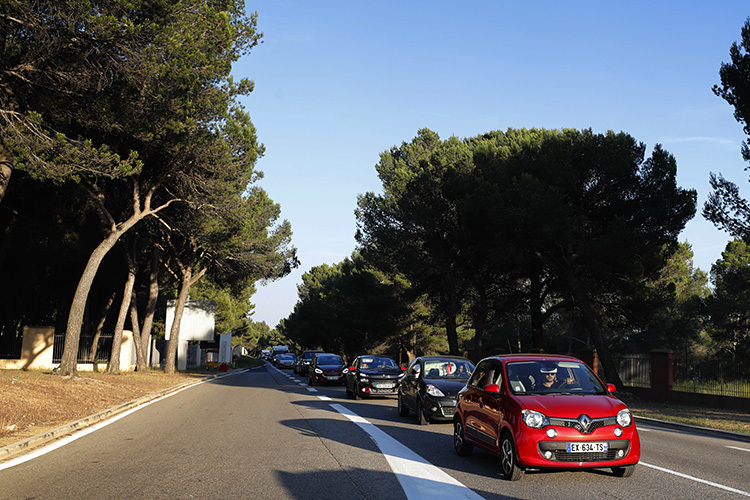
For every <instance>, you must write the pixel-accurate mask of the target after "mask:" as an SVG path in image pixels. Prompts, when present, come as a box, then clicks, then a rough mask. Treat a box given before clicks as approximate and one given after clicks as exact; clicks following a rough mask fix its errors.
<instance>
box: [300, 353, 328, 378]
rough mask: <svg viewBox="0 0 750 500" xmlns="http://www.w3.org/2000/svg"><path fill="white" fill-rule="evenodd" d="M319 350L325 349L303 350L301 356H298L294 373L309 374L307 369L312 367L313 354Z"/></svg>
mask: <svg viewBox="0 0 750 500" xmlns="http://www.w3.org/2000/svg"><path fill="white" fill-rule="evenodd" d="M319 352H325V351H321V350H320V349H310V350H307V351H303V352H302V354H301V355H300V357H299V358H297V362H296V363H295V364H294V373H299V374H300V375H307V369H308V368H309V367H310V363H311V362H312V358H313V356H314V355H315V354H317V353H319Z"/></svg>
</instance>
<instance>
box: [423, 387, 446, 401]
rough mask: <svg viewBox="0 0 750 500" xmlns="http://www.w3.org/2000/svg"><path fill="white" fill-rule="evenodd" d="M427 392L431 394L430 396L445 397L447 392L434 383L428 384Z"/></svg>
mask: <svg viewBox="0 0 750 500" xmlns="http://www.w3.org/2000/svg"><path fill="white" fill-rule="evenodd" d="M427 394H429V395H430V396H434V397H436V398H444V397H445V394H443V391H441V390H440V389H438V388H437V387H435V386H434V385H432V384H427Z"/></svg>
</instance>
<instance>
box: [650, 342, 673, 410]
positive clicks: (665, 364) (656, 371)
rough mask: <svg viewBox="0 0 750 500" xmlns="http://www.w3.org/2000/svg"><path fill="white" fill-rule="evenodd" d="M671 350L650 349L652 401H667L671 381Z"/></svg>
mask: <svg viewBox="0 0 750 500" xmlns="http://www.w3.org/2000/svg"><path fill="white" fill-rule="evenodd" d="M673 377H674V375H673V365H672V351H670V350H669V349H654V350H652V351H651V398H652V399H653V400H654V401H667V400H668V399H669V391H671V390H672V383H673Z"/></svg>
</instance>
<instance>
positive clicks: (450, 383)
mask: <svg viewBox="0 0 750 500" xmlns="http://www.w3.org/2000/svg"><path fill="white" fill-rule="evenodd" d="M466 380H467V379H461V378H459V379H452V380H446V379H441V378H426V379H424V381H425V383H427V384H432V385H434V386H435V387H437V388H438V389H440V392H442V393H443V394H445V395H446V396H448V397H449V398H455V397H456V396H457V395H458V391H460V390H461V389H463V388H464V387H465V386H466Z"/></svg>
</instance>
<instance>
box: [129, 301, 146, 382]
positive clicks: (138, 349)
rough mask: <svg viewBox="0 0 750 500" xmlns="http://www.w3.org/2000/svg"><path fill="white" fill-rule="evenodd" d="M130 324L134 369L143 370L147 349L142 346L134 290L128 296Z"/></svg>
mask: <svg viewBox="0 0 750 500" xmlns="http://www.w3.org/2000/svg"><path fill="white" fill-rule="evenodd" d="M130 324H131V325H132V328H133V344H134V345H135V369H136V371H139V372H144V371H146V370H147V369H148V351H147V350H146V349H145V348H144V346H143V341H142V339H141V329H140V327H139V326H138V301H137V300H136V294H135V292H133V296H132V297H131V298H130Z"/></svg>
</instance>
